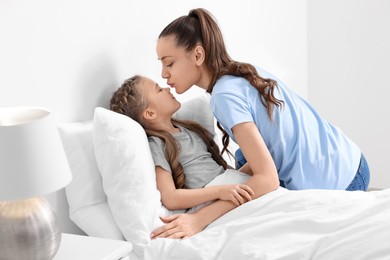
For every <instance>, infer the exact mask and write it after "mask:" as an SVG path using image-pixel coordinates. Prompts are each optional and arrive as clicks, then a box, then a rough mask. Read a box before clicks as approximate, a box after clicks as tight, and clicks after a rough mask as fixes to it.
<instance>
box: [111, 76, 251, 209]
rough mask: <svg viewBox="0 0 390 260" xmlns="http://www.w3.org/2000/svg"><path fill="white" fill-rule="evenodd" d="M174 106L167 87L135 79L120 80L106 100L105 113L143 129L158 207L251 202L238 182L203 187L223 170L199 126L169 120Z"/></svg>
mask: <svg viewBox="0 0 390 260" xmlns="http://www.w3.org/2000/svg"><path fill="white" fill-rule="evenodd" d="M180 106H181V104H180V103H179V102H178V101H177V100H176V99H175V97H174V96H173V95H172V94H171V93H170V90H169V88H161V87H160V86H159V85H158V84H157V83H156V82H154V81H152V80H151V79H149V78H146V77H141V76H138V75H137V76H134V77H132V78H130V79H128V80H126V81H125V82H124V83H123V84H122V86H121V87H120V88H119V89H118V90H117V91H116V92H115V93H114V94H113V96H112V98H111V101H110V108H111V110H113V111H115V112H118V113H121V114H124V115H126V116H129V117H130V118H132V119H134V120H135V121H137V122H138V123H140V124H141V125H142V126H143V127H144V129H145V132H146V133H147V135H148V137H149V144H150V148H151V152H152V155H153V160H154V162H155V167H156V178H157V188H158V189H159V191H160V193H161V200H162V203H163V205H164V206H165V207H166V208H168V209H170V210H176V209H187V208H191V207H194V206H197V205H200V204H203V203H206V202H210V201H214V200H223V201H227V202H230V203H231V204H233V205H234V206H239V205H241V204H243V203H245V202H247V201H249V200H251V199H252V198H251V196H252V195H253V191H252V189H251V188H249V186H247V185H244V184H233V185H220V186H210V187H206V188H204V186H205V185H206V184H208V183H209V182H210V181H211V180H212V179H214V178H215V177H216V176H218V175H219V174H222V173H224V172H225V170H226V169H227V163H226V162H225V160H224V159H223V158H222V156H221V155H220V153H219V148H218V146H217V144H216V143H215V142H214V141H213V137H212V135H211V134H210V133H209V132H208V131H207V130H206V129H205V128H203V127H202V126H201V125H199V124H198V123H196V122H194V121H181V120H176V119H173V118H172V116H173V114H174V113H175V112H176V111H177V110H178V109H179V108H180ZM244 170H245V169H244ZM247 173H248V174H250V171H247Z"/></svg>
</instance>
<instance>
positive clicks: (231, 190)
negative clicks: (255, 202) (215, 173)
mask: <svg viewBox="0 0 390 260" xmlns="http://www.w3.org/2000/svg"><path fill="white" fill-rule="evenodd" d="M218 188H219V189H218V193H219V199H220V200H228V201H231V202H233V203H234V205H236V206H237V207H238V206H240V205H242V204H244V203H245V202H248V201H250V200H252V195H254V192H253V190H252V189H251V188H250V187H249V186H248V185H245V184H230V185H221V186H219V187H218Z"/></svg>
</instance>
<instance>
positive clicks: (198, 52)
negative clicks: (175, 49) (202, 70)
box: [194, 45, 205, 66]
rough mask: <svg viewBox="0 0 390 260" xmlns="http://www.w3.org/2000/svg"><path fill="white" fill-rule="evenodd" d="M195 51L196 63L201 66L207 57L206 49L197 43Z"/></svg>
mask: <svg viewBox="0 0 390 260" xmlns="http://www.w3.org/2000/svg"><path fill="white" fill-rule="evenodd" d="M194 53H195V63H196V65H198V66H200V65H202V64H203V62H204V59H205V51H204V49H203V47H202V46H200V45H197V46H196V47H195V49H194Z"/></svg>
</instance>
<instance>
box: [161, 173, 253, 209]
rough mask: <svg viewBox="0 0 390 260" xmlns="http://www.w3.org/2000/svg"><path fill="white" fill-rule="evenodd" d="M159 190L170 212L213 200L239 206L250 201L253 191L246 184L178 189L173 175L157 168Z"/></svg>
mask: <svg viewBox="0 0 390 260" xmlns="http://www.w3.org/2000/svg"><path fill="white" fill-rule="evenodd" d="M156 178H157V188H158V190H159V191H160V194H161V201H162V203H163V205H164V206H165V207H166V208H167V209H169V210H176V209H187V208H191V207H194V206H196V205H199V204H202V203H205V202H208V201H212V200H217V199H220V200H229V201H231V202H233V203H234V204H235V205H237V206H239V205H241V204H243V203H245V202H247V201H249V200H251V195H253V191H252V189H251V188H249V186H247V185H245V184H232V185H218V186H210V187H205V188H201V189H176V187H175V184H174V181H173V178H172V174H171V173H169V172H167V171H166V170H164V169H163V168H161V167H160V166H157V167H156Z"/></svg>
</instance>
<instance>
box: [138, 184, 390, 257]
mask: <svg viewBox="0 0 390 260" xmlns="http://www.w3.org/2000/svg"><path fill="white" fill-rule="evenodd" d="M144 258H145V259H169V260H172V259H196V260H200V259H223V260H226V259H234V260H237V259H272V260H274V259H293V260H296V259H318V260H320V259H323V260H335V259H343V260H344V259H353V260H359V259H364V260H367V259H369V260H372V259H390V189H387V190H382V191H374V192H360V191H355V192H348V191H334V190H303V191H289V190H286V189H284V188H279V189H278V190H276V191H274V192H271V193H269V194H267V195H265V196H262V197H260V198H258V199H256V200H253V201H251V202H248V203H246V204H244V205H242V206H240V207H238V208H236V209H234V210H232V211H231V212H228V213H227V214H225V215H224V216H222V217H221V218H219V219H218V220H216V221H215V222H213V223H211V224H210V225H209V226H208V227H207V228H206V229H205V230H204V231H202V232H200V233H198V234H197V235H195V236H193V237H190V238H188V239H184V240H173V239H155V240H152V241H151V242H150V243H149V244H148V245H147V246H146V247H145V251H144Z"/></svg>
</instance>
